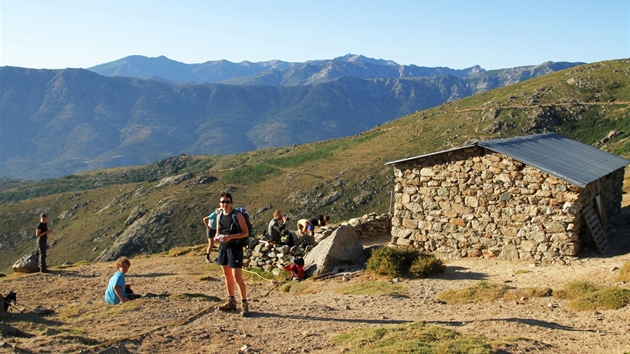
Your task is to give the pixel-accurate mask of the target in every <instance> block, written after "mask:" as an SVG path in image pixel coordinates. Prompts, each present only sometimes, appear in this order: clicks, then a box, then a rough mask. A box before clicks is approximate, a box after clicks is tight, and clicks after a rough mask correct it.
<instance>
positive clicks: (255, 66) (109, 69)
mask: <svg viewBox="0 0 630 354" xmlns="http://www.w3.org/2000/svg"><path fill="white" fill-rule="evenodd" d="M578 64H582V63H554V62H547V63H543V64H541V65H535V66H526V67H520V68H512V69H505V70H508V71H518V72H521V71H528V70H533V71H543V72H545V73H549V72H552V71H557V70H562V69H566V68H569V67H572V66H575V65H578ZM88 70H90V71H93V72H95V73H97V74H99V75H103V76H124V77H135V78H141V79H153V80H164V81H168V82H179V83H191V82H196V83H203V82H209V83H227V84H235V85H272V86H297V85H310V84H316V83H323V82H328V81H332V80H335V79H338V78H340V77H343V76H353V77H358V78H363V79H370V78H389V79H402V78H407V79H410V78H422V77H432V76H443V75H452V76H455V77H458V78H467V77H473V76H477V75H481V74H484V73H486V70H484V69H482V68H481V67H480V66H478V65H475V66H472V67H470V68H466V69H460V70H457V69H451V68H447V67H434V68H431V67H424V66H417V65H399V64H397V63H395V62H393V61H391V60H382V59H372V58H367V57H365V56H362V55H355V54H347V55H345V56H341V57H337V58H334V59H330V60H310V61H307V62H304V63H290V62H284V61H280V60H272V61H266V62H257V63H253V62H249V61H243V62H241V63H233V62H230V61H228V60H216V61H207V62H205V63H201V64H184V63H181V62H177V61H174V60H171V59H168V58H167V57H165V56H160V57H157V58H148V57H144V56H139V55H134V56H129V57H125V58H122V59H119V60H115V61H112V62H110V63H106V64H101V65H97V66H94V67H91V68H88ZM494 72H495V73H500V72H503V70H495V71H494Z"/></svg>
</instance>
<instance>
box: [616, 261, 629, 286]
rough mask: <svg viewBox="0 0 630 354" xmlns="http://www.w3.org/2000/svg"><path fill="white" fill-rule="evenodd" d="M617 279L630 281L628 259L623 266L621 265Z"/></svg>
mask: <svg viewBox="0 0 630 354" xmlns="http://www.w3.org/2000/svg"><path fill="white" fill-rule="evenodd" d="M617 281H620V282H621V281H623V282H630V261H629V262H626V263H625V264H624V265H623V267H621V271H620V272H619V277H618V278H617Z"/></svg>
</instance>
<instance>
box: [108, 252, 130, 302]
mask: <svg viewBox="0 0 630 354" xmlns="http://www.w3.org/2000/svg"><path fill="white" fill-rule="evenodd" d="M129 267H131V262H130V261H129V260H128V259H127V257H120V258H118V260H117V261H116V269H118V271H117V272H116V273H114V275H113V276H112V277H111V278H110V279H109V284H108V285H107V289H106V290H105V302H107V303H108V304H112V305H116V304H120V303H123V302H127V301H129V300H130V298H129V297H128V296H127V294H126V287H125V274H127V272H128V271H129Z"/></svg>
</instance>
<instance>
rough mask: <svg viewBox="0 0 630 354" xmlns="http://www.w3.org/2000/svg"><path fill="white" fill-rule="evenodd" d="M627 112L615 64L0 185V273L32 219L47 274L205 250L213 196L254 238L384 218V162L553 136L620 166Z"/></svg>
mask: <svg viewBox="0 0 630 354" xmlns="http://www.w3.org/2000/svg"><path fill="white" fill-rule="evenodd" d="M35 73H39V72H37V71H36V72H35ZM92 75H96V74H92ZM115 80H119V79H115ZM120 80H122V81H123V82H124V81H125V80H128V79H124V80H123V79H120ZM143 82H144V81H143ZM628 112H630V59H622V60H615V61H606V62H598V63H593V64H587V65H581V66H578V67H574V68H570V69H567V70H562V71H559V72H554V73H550V74H548V75H544V76H541V77H537V78H533V79H531V80H527V81H524V82H520V83H517V84H514V85H509V86H506V87H502V88H498V89H495V90H491V91H487V92H485V93H480V94H477V95H474V96H472V97H468V98H465V99H461V100H456V101H452V102H448V103H445V104H442V105H440V106H438V107H434V108H430V109H427V110H421V111H418V112H414V113H412V114H409V115H407V116H404V117H401V118H399V119H394V120H392V121H390V122H386V123H383V124H381V125H379V126H377V127H373V128H371V129H368V130H366V131H363V132H361V133H359V134H356V135H352V136H348V137H343V138H336V139H329V140H325V141H319V142H313V143H305V144H300V145H288V146H282V147H278V148H266V149H259V150H256V151H249V152H244V153H240V154H231V155H198V156H190V155H179V156H174V157H168V158H165V159H162V160H160V161H157V162H154V163H151V164H147V165H140V166H133V167H118V168H108V169H99V170H91V171H86V172H81V173H76V174H73V175H69V176H64V177H60V178H54V179H45V180H40V181H36V182H35V181H32V182H28V183H27V182H22V183H19V182H18V181H6V182H3V183H0V215H2V218H3V219H2V223H0V269H6V267H10V265H11V264H12V263H13V262H14V261H15V260H16V259H18V258H19V257H21V256H22V255H24V254H26V253H28V252H30V251H31V250H32V249H33V248H34V247H35V245H34V239H33V231H34V229H35V227H36V225H37V220H38V214H39V213H40V212H46V213H47V214H48V216H49V223H50V224H51V228H53V229H54V233H53V234H52V236H51V237H50V238H49V243H50V244H51V247H50V251H49V261H50V264H51V265H59V264H63V263H65V262H79V261H87V262H92V261H95V260H97V259H103V258H102V256H103V255H112V254H121V252H122V253H124V254H125V255H127V256H134V255H139V254H144V255H149V254H156V253H160V252H169V251H170V252H173V253H174V254H177V247H178V246H190V245H200V244H204V243H205V242H206V239H205V238H206V236H205V232H204V227H203V225H202V223H201V220H202V218H203V217H204V216H206V215H208V214H209V213H210V212H211V211H212V210H213V209H214V208H216V207H217V205H218V196H219V193H220V192H221V191H229V192H231V193H232V195H233V196H234V201H235V205H236V206H245V207H246V208H247V209H248V210H249V212H250V215H251V220H252V223H253V224H254V226H255V227H256V228H257V229H258V230H262V228H264V227H266V224H267V223H268V222H269V220H270V219H271V217H272V213H273V210H274V209H281V210H282V211H283V213H284V214H286V215H290V216H291V217H292V221H291V223H290V225H289V226H290V227H291V229H295V224H294V222H295V221H297V220H298V219H300V218H308V217H312V216H314V215H317V214H329V215H331V217H332V219H331V223H333V224H335V223H338V222H341V221H344V220H349V219H350V218H353V217H358V216H362V215H364V214H367V213H371V212H374V213H377V214H383V213H387V212H389V211H391V207H392V191H393V190H394V185H395V183H394V176H393V171H392V169H391V166H387V165H385V163H387V162H389V161H394V160H399V159H403V158H406V157H411V156H418V155H423V154H428V153H433V152H437V151H442V150H447V149H450V148H454V147H461V146H464V145H467V144H470V143H473V142H475V141H479V140H484V139H495V138H504V137H511V136H523V135H529V134H537V133H543V132H549V131H554V132H558V133H560V134H562V135H564V136H566V137H569V138H571V139H575V140H577V141H580V142H583V143H585V144H589V145H592V146H595V147H598V148H601V149H603V150H606V151H609V152H611V153H614V154H617V155H621V156H623V157H625V158H630V130H629V128H628V127H630V114H629V113H628ZM626 171H627V173H626V180H625V185H626V189H625V190H626V193H628V192H630V188H628V186H630V167H629V168H628V169H627V170H626ZM0 182H2V181H1V180H0ZM99 257H100V258H99ZM200 261H201V260H200Z"/></svg>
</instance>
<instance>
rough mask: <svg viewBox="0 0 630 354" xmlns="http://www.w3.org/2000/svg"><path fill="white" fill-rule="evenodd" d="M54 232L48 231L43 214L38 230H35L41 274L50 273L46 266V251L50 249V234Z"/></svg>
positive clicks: (40, 217)
mask: <svg viewBox="0 0 630 354" xmlns="http://www.w3.org/2000/svg"><path fill="white" fill-rule="evenodd" d="M52 232H53V230H48V224H47V223H46V214H44V213H42V214H41V215H40V216H39V225H37V229H35V237H36V238H37V248H38V249H39V258H38V260H37V265H38V267H39V272H40V273H48V267H47V266H46V249H47V248H48V234H51V233H52Z"/></svg>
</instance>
